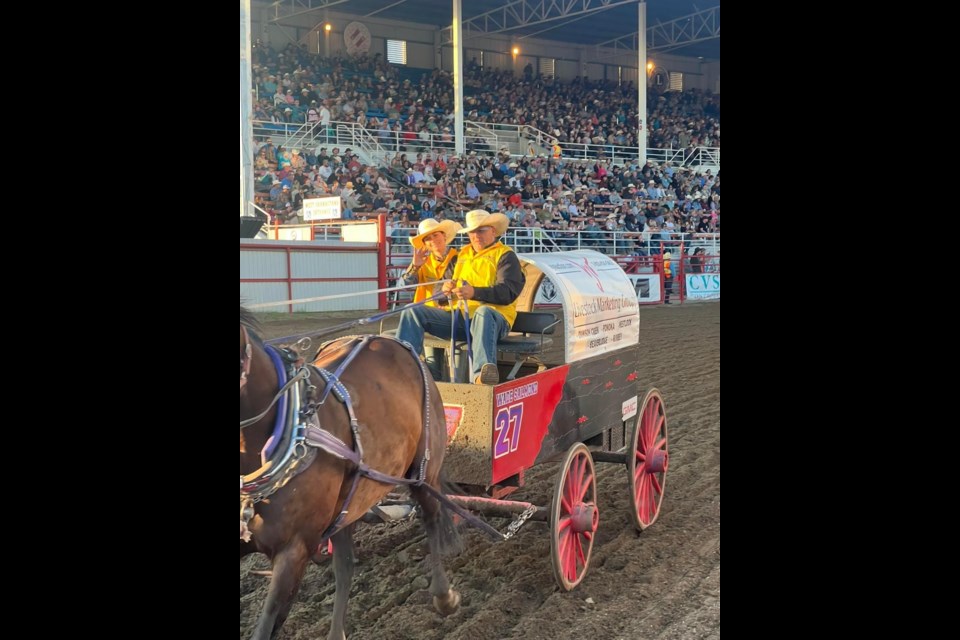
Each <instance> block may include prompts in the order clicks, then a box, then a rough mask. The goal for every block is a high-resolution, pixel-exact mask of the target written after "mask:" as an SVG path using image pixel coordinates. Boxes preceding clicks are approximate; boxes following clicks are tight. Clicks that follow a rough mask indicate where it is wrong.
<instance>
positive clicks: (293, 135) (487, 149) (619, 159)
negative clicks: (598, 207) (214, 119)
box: [253, 120, 720, 167]
mask: <svg viewBox="0 0 960 640" xmlns="http://www.w3.org/2000/svg"><path fill="white" fill-rule="evenodd" d="M465 128H466V131H468V132H469V134H470V135H468V136H467V149H468V150H469V149H474V150H476V151H477V153H480V154H490V155H493V154H495V153H497V151H498V150H499V149H501V148H502V147H507V148H508V149H509V150H510V155H511V156H515V157H523V156H526V155H529V153H528V152H529V151H530V148H529V146H530V144H531V143H532V144H535V145H537V146H539V147H541V150H540V151H538V153H545V154H546V155H550V154H549V153H548V145H550V144H552V140H553V138H552V137H551V136H550V135H549V134H547V133H545V132H543V131H540V130H539V129H534V128H533V127H530V126H526V125H514V124H498V123H488V122H472V121H468V122H466V123H465ZM253 135H254V136H256V137H260V138H262V137H270V138H272V139H273V141H274V143H275V144H281V145H283V146H284V147H287V148H292V147H310V148H313V147H316V146H327V147H333V146H340V147H361V148H363V149H364V150H366V151H367V152H368V153H369V154H370V155H371V156H372V158H371V159H370V160H369V161H370V162H373V158H380V157H382V158H386V159H387V162H389V157H388V156H390V155H391V154H395V153H398V152H399V153H417V152H420V151H429V150H433V149H445V150H448V151H452V150H453V148H454V141H453V139H452V138H450V139H449V140H444V138H443V134H439V133H431V134H425V135H424V136H422V137H421V136H420V134H419V133H417V134H414V135H413V137H412V138H411V137H409V135H410V134H409V132H404V131H393V130H391V129H385V128H381V129H370V128H364V127H362V126H361V125H359V124H357V123H356V122H331V123H330V127H329V128H327V129H326V130H325V131H324V129H323V128H322V127H320V126H317V127H316V128H314V127H312V126H308V125H306V124H302V123H286V124H285V123H273V122H265V121H261V120H256V121H254V122H253ZM560 147H561V148H562V149H563V155H562V157H563V159H564V160H575V161H593V160H596V159H598V158H601V157H602V158H605V159H606V160H607V161H609V162H610V163H611V164H626V163H628V162H633V161H634V160H636V159H637V154H638V150H637V148H636V147H624V146H618V145H614V144H580V143H570V142H561V143H560ZM647 158H648V159H650V160H653V161H654V162H656V163H658V164H662V163H663V162H666V161H668V160H669V161H670V162H671V163H672V164H673V165H675V166H708V167H719V166H720V148H719V147H689V148H686V149H653V148H650V149H647Z"/></svg>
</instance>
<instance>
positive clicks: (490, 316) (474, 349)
mask: <svg viewBox="0 0 960 640" xmlns="http://www.w3.org/2000/svg"><path fill="white" fill-rule="evenodd" d="M509 331H510V326H509V325H508V324H507V319H506V318H504V317H503V315H501V314H500V312H499V311H496V310H495V309H492V308H490V307H480V308H479V309H477V311H476V313H475V314H474V315H473V317H472V318H470V346H471V353H472V355H473V368H472V369H471V370H470V381H471V382H472V381H473V380H475V379H476V378H477V376H478V375H480V369H481V368H482V367H483V365H485V364H487V363H493V364H496V363H497V341H498V340H500V338H502V337H504V336H505V335H507V333H508V332H509ZM424 333H429V334H431V335H434V336H436V337H438V338H440V339H441V340H449V339H450V312H449V311H444V310H443V309H438V308H437V307H426V306H419V307H412V308H410V309H405V310H404V311H403V313H401V314H400V324H399V326H397V339H398V340H402V341H404V342H409V343H410V344H411V345H412V346H413V350H414V351H415V352H416V353H423V334H424ZM453 337H454V339H456V340H461V341H463V340H466V339H467V333H466V331H465V330H464V327H463V316H462V314H461V313H460V312H459V310H458V311H457V323H456V333H455V334H454V336H453Z"/></svg>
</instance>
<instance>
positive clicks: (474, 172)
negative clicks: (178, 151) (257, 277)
mask: <svg viewBox="0 0 960 640" xmlns="http://www.w3.org/2000/svg"><path fill="white" fill-rule="evenodd" d="M255 173H256V183H255V190H256V191H257V192H258V194H259V200H260V202H261V203H262V204H263V206H264V208H265V209H266V210H267V211H268V212H269V213H270V215H271V218H272V222H274V223H293V222H302V221H303V220H302V215H301V211H302V204H303V200H304V198H310V197H317V196H339V197H340V198H341V199H342V205H341V206H342V210H343V217H344V218H346V219H351V218H362V217H367V216H372V215H376V214H379V213H384V214H386V215H387V218H388V224H389V226H390V229H391V233H392V234H393V235H394V237H404V236H409V235H410V233H411V232H412V231H413V229H415V228H416V226H417V224H418V223H419V221H420V220H422V219H424V218H431V217H432V218H437V219H441V220H442V219H448V218H449V219H454V220H458V221H462V219H463V213H464V211H467V210H470V209H475V208H479V207H482V208H485V209H487V210H489V211H492V212H493V211H497V212H501V213H504V214H505V215H507V216H508V217H509V218H510V221H511V223H510V224H511V227H513V228H515V230H517V231H519V233H521V234H527V235H529V236H531V237H533V238H537V237H539V238H549V239H550V240H552V241H553V242H554V243H555V244H556V245H557V246H558V247H560V248H569V247H574V246H583V245H585V246H591V247H596V248H598V249H599V250H601V251H605V252H608V253H625V252H635V253H645V252H646V251H648V250H649V249H647V248H645V247H650V246H651V243H650V242H649V241H650V240H654V241H655V240H656V239H658V238H659V239H660V240H663V241H672V240H676V239H678V238H679V237H682V236H680V234H694V233H717V232H719V230H720V175H719V172H718V173H717V175H713V173H712V171H710V170H706V171H703V172H701V171H699V170H696V169H689V168H684V167H680V168H678V167H674V166H673V165H672V164H671V163H669V162H666V163H664V164H663V165H659V166H658V165H656V164H655V163H653V162H652V161H650V162H647V163H646V164H644V165H642V166H641V165H640V164H639V162H637V161H634V162H628V163H626V164H624V165H616V166H611V165H609V164H608V163H607V161H605V160H598V161H596V162H594V163H582V162H573V161H569V160H564V159H562V158H561V159H553V158H543V157H534V158H520V159H516V158H511V156H510V155H509V154H506V153H500V154H490V155H485V154H478V153H476V152H472V153H469V154H466V155H464V156H457V155H455V154H453V153H451V152H450V151H448V150H446V149H434V150H432V151H426V152H420V153H417V154H415V155H414V154H405V153H397V154H396V155H395V156H394V157H393V158H392V159H391V160H390V162H389V165H386V164H385V165H384V166H381V167H376V166H370V165H365V164H363V163H361V162H360V159H359V156H358V155H357V154H356V153H354V151H353V150H352V149H349V148H345V149H343V150H341V149H340V148H339V147H328V146H323V145H322V144H321V145H318V146H317V147H316V148H315V149H304V150H300V149H292V150H290V151H289V152H288V151H287V150H285V149H283V148H282V147H276V146H274V145H273V143H272V141H270V140H262V141H258V142H257V144H256V161H255ZM578 232H582V233H578ZM615 232H621V233H615ZM578 235H579V236H580V238H579V239H578V238H577V236H578ZM615 235H616V236H618V237H620V238H621V239H626V240H627V241H629V242H630V243H633V244H634V245H635V247H631V246H630V245H629V244H628V243H627V242H623V243H621V244H620V245H619V246H617V247H615V246H614V245H613V242H612V238H613V237H614V236H615ZM626 249H630V251H626Z"/></svg>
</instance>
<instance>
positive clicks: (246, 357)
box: [240, 325, 253, 391]
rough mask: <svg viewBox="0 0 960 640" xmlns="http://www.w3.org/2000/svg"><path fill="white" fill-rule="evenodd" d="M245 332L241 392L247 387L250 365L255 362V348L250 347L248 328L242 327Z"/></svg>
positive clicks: (241, 359)
mask: <svg viewBox="0 0 960 640" xmlns="http://www.w3.org/2000/svg"><path fill="white" fill-rule="evenodd" d="M240 330H241V331H242V332H243V341H244V343H246V346H245V347H244V348H243V355H242V356H240V391H243V388H244V387H245V386H246V385H247V376H249V375H250V364H251V363H252V362H253V347H251V346H250V336H249V335H248V334H247V328H246V327H245V326H243V325H240Z"/></svg>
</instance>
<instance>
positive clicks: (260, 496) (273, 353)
mask: <svg viewBox="0 0 960 640" xmlns="http://www.w3.org/2000/svg"><path fill="white" fill-rule="evenodd" d="M376 337H378V336H373V335H365V336H348V337H344V338H338V339H336V340H331V341H329V342H326V343H324V344H323V345H321V347H320V349H319V351H318V353H320V352H322V351H323V350H324V349H326V348H327V347H328V346H329V345H330V344H332V343H336V342H342V341H350V342H349V343H348V344H347V345H346V346H349V347H352V348H351V350H350V352H349V353H348V354H347V356H346V357H345V358H344V359H343V360H342V361H341V362H340V365H339V366H338V367H337V369H336V370H335V371H333V372H332V373H331V372H330V371H328V370H326V369H323V368H321V367H317V366H314V365H304V364H303V360H302V359H301V358H299V356H298V355H297V354H296V353H295V352H293V351H291V350H289V349H282V350H279V351H278V350H277V349H275V348H273V347H271V346H269V345H265V346H264V348H265V349H266V351H267V353H268V354H270V358H271V360H272V361H273V363H274V366H275V367H276V369H277V376H278V379H279V383H280V391H279V392H278V393H277V395H276V396H275V397H274V399H273V401H272V402H271V403H270V405H269V406H268V407H267V409H266V410H264V411H263V412H262V413H261V414H260V415H259V416H255V417H254V418H250V419H247V420H244V421H241V423H240V428H241V429H243V428H244V427H245V426H249V425H250V424H253V423H254V422H256V421H258V420H259V419H260V418H262V417H263V416H264V415H266V413H267V411H269V410H270V407H272V406H273V405H274V404H276V403H277V402H278V401H279V403H280V408H279V409H278V411H277V422H276V424H275V426H274V430H273V434H272V435H271V436H270V438H269V439H268V440H267V444H266V445H265V446H264V448H263V451H262V452H261V458H262V460H263V464H262V466H261V467H260V468H259V469H257V470H256V471H254V472H253V473H251V474H248V475H245V476H240V539H241V540H243V541H245V542H246V541H249V540H250V535H251V534H250V529H249V523H250V520H251V519H252V518H253V515H254V505H255V504H256V503H258V502H260V501H262V500H264V499H266V498H268V497H270V496H271V495H273V494H274V493H276V492H277V491H279V490H280V489H282V488H283V487H284V486H285V485H286V484H287V483H288V482H290V480H292V479H293V478H294V477H296V476H297V475H298V474H299V473H301V472H303V471H304V470H305V469H307V468H308V467H309V466H310V463H311V462H313V460H314V458H315V457H316V455H317V449H323V450H324V451H326V452H327V453H329V454H331V455H333V456H336V457H337V458H340V459H343V460H347V461H349V462H351V463H353V464H354V466H355V467H356V469H355V470H354V472H353V474H352V478H353V482H352V485H351V487H350V491H349V493H348V494H347V498H346V500H344V503H343V508H342V509H341V511H340V513H339V514H338V515H337V517H336V519H335V520H334V521H333V522H332V523H331V524H330V526H329V527H327V529H326V531H324V533H323V538H322V540H321V542H320V544H321V545H322V544H324V543H325V542H326V541H327V540H328V539H329V538H330V537H331V536H333V534H335V533H336V532H337V531H338V530H339V529H340V527H341V526H342V523H343V521H344V519H345V518H346V516H347V514H348V512H349V508H350V502H351V500H352V499H353V495H354V492H355V491H356V489H357V486H358V485H359V483H360V479H361V478H362V477H366V478H369V479H371V480H374V481H376V482H382V483H384V484H389V485H399V484H408V485H414V486H427V485H425V484H424V479H425V477H426V469H427V462H428V461H429V460H430V429H429V424H430V406H431V401H430V385H429V384H424V385H423V388H424V394H423V395H424V397H423V402H424V414H423V415H424V424H423V433H424V437H425V438H426V442H425V447H424V455H423V458H422V459H421V460H420V470H419V474H418V476H417V478H395V477H393V476H389V475H387V474H384V473H380V472H379V471H377V470H375V469H371V468H370V467H368V466H367V465H366V463H364V461H363V445H362V444H361V442H360V433H359V424H358V422H357V416H356V414H355V413H354V410H353V402H352V401H351V399H350V392H349V391H348V390H347V388H346V387H345V386H344V385H343V383H342V382H341V381H340V376H342V375H343V372H344V371H345V370H346V368H347V367H348V366H349V365H350V363H351V362H353V360H354V359H355V358H356V357H357V355H358V354H359V353H360V352H361V351H362V350H363V349H364V348H365V347H366V346H367V345H368V344H369V343H370V341H371V340H372V339H373V338H376ZM383 339H392V338H383ZM400 344H402V345H403V346H404V347H405V348H406V349H407V350H408V351H409V352H410V353H411V355H412V356H413V358H414V359H415V360H416V362H417V363H418V364H419V366H420V374H421V376H422V378H423V380H424V381H426V380H427V377H426V376H427V375H428V373H427V370H426V368H425V365H424V363H423V362H422V361H421V360H420V358H419V357H417V355H416V354H415V353H414V352H413V348H412V347H411V346H410V345H409V344H408V343H406V342H401V343H400ZM249 352H250V344H249V342H248V343H247V353H248V354H249ZM240 369H241V378H240V388H241V389H243V386H244V384H245V382H246V377H247V375H248V373H249V371H250V356H249V355H247V357H246V363H244V358H241V360H240ZM312 374H316V375H319V376H320V377H321V378H322V379H323V380H324V382H325V383H326V385H325V386H324V389H323V392H322V393H320V394H318V393H317V391H318V390H317V387H316V386H314V385H313V384H311V382H310V378H311V375H312ZM288 378H289V379H288ZM331 392H332V393H333V396H334V398H336V399H337V400H339V401H340V402H341V403H343V405H344V406H345V408H346V410H347V414H348V416H349V418H350V432H351V433H352V435H353V446H352V447H351V446H348V445H347V444H346V443H344V442H343V441H341V440H340V439H339V438H337V437H336V436H334V435H333V434H332V433H330V432H329V431H327V430H325V429H324V428H323V427H322V426H321V425H320V420H319V417H318V415H317V409H318V408H319V407H320V406H322V405H323V404H324V403H325V402H326V400H327V398H328V397H329V396H330V394H331ZM288 396H289V402H287V399H288Z"/></svg>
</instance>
